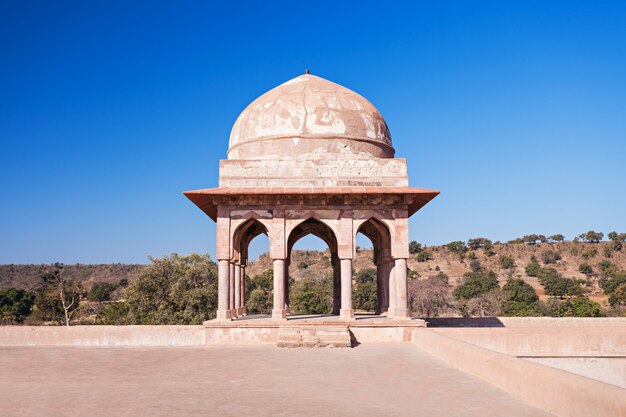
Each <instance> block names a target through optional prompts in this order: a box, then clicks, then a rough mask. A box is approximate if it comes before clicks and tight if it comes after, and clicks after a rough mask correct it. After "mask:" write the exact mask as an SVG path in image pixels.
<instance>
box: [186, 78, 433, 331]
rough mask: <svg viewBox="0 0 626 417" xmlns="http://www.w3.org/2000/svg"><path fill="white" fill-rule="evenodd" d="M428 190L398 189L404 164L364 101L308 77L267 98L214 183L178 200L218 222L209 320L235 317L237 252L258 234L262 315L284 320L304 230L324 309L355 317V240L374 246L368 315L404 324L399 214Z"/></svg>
mask: <svg viewBox="0 0 626 417" xmlns="http://www.w3.org/2000/svg"><path fill="white" fill-rule="evenodd" d="M438 193H439V192H438V191H431V190H425V189H421V188H414V187H410V186H409V183H408V173H407V164H406V160H405V159H403V158H395V150H394V148H393V145H392V143H391V135H390V133H389V129H388V128H387V124H386V123H385V120H384V119H383V117H382V115H381V114H380V113H379V112H378V110H376V108H375V107H374V106H373V105H372V104H371V103H370V102H369V101H367V100H366V99H365V98H364V97H362V96H360V95H359V94H357V93H355V92H354V91H351V90H349V89H347V88H345V87H342V86H340V85H338V84H335V83H333V82H331V81H328V80H325V79H323V78H320V77H317V76H314V75H310V74H309V73H308V71H307V73H306V74H304V75H301V76H299V77H296V78H294V79H292V80H289V81H287V82H285V83H283V84H281V85H279V86H278V87H276V88H274V89H272V90H270V91H268V92H267V93H265V94H263V95H262V96H260V97H259V98H257V99H256V100H255V101H253V102H252V103H251V104H250V105H249V106H248V107H247V108H246V109H245V110H244V111H243V112H242V113H241V114H240V115H239V117H238V118H237V121H236V122H235V125H234V126H233V129H232V132H231V135H230V143H229V148H228V157H227V159H225V160H222V161H220V168H219V187H218V188H209V189H202V190H194V191H187V192H185V193H184V194H185V195H186V196H187V197H188V198H189V199H190V200H191V201H192V202H193V203H194V204H196V205H197V206H198V207H199V208H200V209H201V210H202V211H203V212H204V213H206V214H207V215H208V216H209V217H210V218H211V219H212V220H213V221H215V222H216V223H217V228H216V229H217V233H216V235H217V236H216V258H217V261H218V281H219V284H218V286H219V298H218V310H217V320H218V321H226V320H232V319H235V318H237V317H240V316H242V315H245V314H246V306H245V301H244V300H245V294H244V292H245V286H244V277H245V269H246V265H247V262H248V246H249V244H250V242H251V240H252V239H254V238H255V237H256V236H258V235H259V234H261V233H263V234H265V235H267V236H268V238H269V243H270V251H269V255H270V257H271V259H272V263H273V274H274V278H273V279H274V282H273V287H274V293H273V309H272V318H273V319H276V320H285V319H286V318H287V315H288V313H289V276H288V271H289V262H290V256H291V250H292V248H293V245H294V244H295V243H296V242H297V241H298V240H299V239H301V238H302V237H304V236H306V235H309V234H312V235H314V236H317V237H319V238H320V239H322V240H323V241H324V242H325V243H326V244H327V245H328V247H329V249H330V253H331V264H332V267H333V284H334V285H333V288H334V291H333V295H334V296H333V313H334V314H338V315H339V316H340V319H341V320H352V319H354V310H353V308H352V285H353V282H352V272H353V271H352V259H353V258H354V256H355V251H356V245H355V237H356V234H357V233H359V232H361V233H362V234H363V235H365V236H367V237H368V238H369V239H370V240H371V241H372V244H373V248H374V263H375V265H376V268H377V294H378V302H377V313H379V314H383V315H387V316H389V317H392V318H394V319H405V318H409V310H408V306H407V301H408V300H407V258H408V256H409V248H408V245H409V217H410V216H411V215H413V214H414V213H415V212H417V211H418V210H419V209H420V208H422V207H423V206H424V205H425V204H427V203H428V202H429V201H430V200H432V199H433V198H434V197H435V196H437V194H438Z"/></svg>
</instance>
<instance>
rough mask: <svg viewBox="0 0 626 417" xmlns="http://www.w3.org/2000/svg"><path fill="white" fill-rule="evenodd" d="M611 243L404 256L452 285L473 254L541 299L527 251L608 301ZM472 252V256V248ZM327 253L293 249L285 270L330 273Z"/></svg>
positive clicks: (417, 271) (625, 264)
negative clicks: (604, 283) (503, 262)
mask: <svg viewBox="0 0 626 417" xmlns="http://www.w3.org/2000/svg"><path fill="white" fill-rule="evenodd" d="M610 244H611V242H599V243H582V242H561V243H538V244H534V245H527V244H513V243H503V244H497V243H496V244H494V245H493V249H492V254H491V256H488V254H486V253H485V250H483V249H477V250H474V251H468V252H467V253H466V254H465V256H464V257H463V258H461V257H460V256H459V255H458V254H456V253H453V252H451V251H450V250H449V249H448V248H447V247H446V246H430V247H426V248H423V251H427V252H428V253H429V254H430V259H428V260H426V261H424V262H418V260H417V258H418V255H417V254H412V255H411V256H410V258H409V260H408V266H409V269H410V270H411V271H413V273H414V275H413V276H415V277H416V278H418V279H419V278H427V277H429V276H433V275H436V274H437V272H438V269H439V270H441V271H442V272H444V273H445V274H447V275H448V276H449V277H450V284H452V286H456V285H457V284H458V282H459V280H460V279H461V278H462V277H463V274H465V273H466V272H469V271H470V261H471V257H472V256H475V258H476V260H478V261H479V262H480V264H481V265H482V266H483V267H484V268H485V269H490V270H493V271H494V272H496V273H497V274H498V279H499V281H500V283H501V284H504V283H505V282H506V280H507V278H508V277H509V276H513V277H520V278H523V279H524V280H525V281H526V282H528V283H529V284H530V285H532V286H533V287H534V288H535V289H536V291H537V293H538V294H539V296H540V298H542V299H545V298H546V296H545V295H544V292H543V287H542V286H541V285H540V284H539V281H538V280H537V278H535V277H531V276H528V275H527V274H526V273H525V270H524V269H525V266H526V265H527V264H528V263H529V262H530V258H531V256H535V257H536V258H537V260H538V261H539V264H540V265H541V266H542V267H544V266H545V267H551V268H554V269H556V270H557V271H558V272H560V273H561V274H563V275H564V276H565V277H572V278H577V279H581V280H585V290H586V292H587V294H588V296H589V297H590V298H591V299H593V300H594V301H597V302H600V303H602V304H606V296H605V295H604V294H603V293H602V290H601V289H600V287H599V286H598V280H599V278H600V276H601V274H599V272H600V271H599V268H598V263H599V262H601V261H602V260H608V261H610V262H611V263H613V264H615V265H616V266H618V267H619V268H620V269H626V248H624V249H623V250H621V251H613V252H612V253H611V254H610V258H607V256H606V254H605V248H607V247H608V246H609V245H610ZM472 252H473V254H474V255H472V254H471V253H472ZM546 252H555V253H558V254H559V256H560V258H561V259H559V260H556V261H555V262H554V263H549V264H546V263H545V262H544V261H543V259H544V254H545V253H546ZM329 255H330V254H329V252H328V250H326V251H323V252H322V251H314V250H305V251H302V250H294V251H293V252H292V258H291V265H290V268H289V274H290V276H291V277H293V278H294V279H295V280H299V279H301V278H303V277H306V276H309V275H319V274H330V273H331V265H330V258H329ZM500 257H510V258H512V259H513V262H514V264H515V266H514V267H513V268H511V269H504V268H502V267H500V264H499V262H500ZM372 258H373V252H372V250H371V249H360V250H358V251H357V254H356V259H355V260H354V264H353V265H354V270H355V271H359V270H361V269H364V268H373V267H374V264H373V262H372ZM581 264H588V265H590V266H591V268H592V272H591V273H589V274H587V275H585V274H583V273H581V272H579V266H580V265H581ZM271 267H272V264H271V259H270V258H269V257H268V256H267V254H263V255H261V256H260V257H259V258H258V259H257V260H255V261H253V262H251V263H250V265H249V266H248V268H247V269H246V274H247V275H249V276H250V277H254V276H256V275H258V274H260V273H262V272H263V271H265V270H267V269H270V268H271Z"/></svg>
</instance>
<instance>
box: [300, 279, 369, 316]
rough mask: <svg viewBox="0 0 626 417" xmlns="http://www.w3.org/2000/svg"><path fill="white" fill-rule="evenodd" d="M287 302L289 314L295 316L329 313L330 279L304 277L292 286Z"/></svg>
mask: <svg viewBox="0 0 626 417" xmlns="http://www.w3.org/2000/svg"><path fill="white" fill-rule="evenodd" d="M289 300H290V306H289V307H290V309H291V312H292V313H295V314H328V313H331V312H332V309H333V280H332V278H331V277H313V276H307V277H304V278H302V279H301V280H299V281H296V282H295V283H294V285H293V286H292V288H291V291H290V294H289ZM355 308H356V307H355Z"/></svg>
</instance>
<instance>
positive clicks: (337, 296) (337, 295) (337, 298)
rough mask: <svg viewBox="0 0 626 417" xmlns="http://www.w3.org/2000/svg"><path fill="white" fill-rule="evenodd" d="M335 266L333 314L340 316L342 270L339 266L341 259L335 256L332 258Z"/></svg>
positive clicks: (332, 263)
mask: <svg viewBox="0 0 626 417" xmlns="http://www.w3.org/2000/svg"><path fill="white" fill-rule="evenodd" d="M331 265H332V266H333V314H339V309H340V308H341V268H340V266H339V258H338V257H336V256H333V257H332V258H331Z"/></svg>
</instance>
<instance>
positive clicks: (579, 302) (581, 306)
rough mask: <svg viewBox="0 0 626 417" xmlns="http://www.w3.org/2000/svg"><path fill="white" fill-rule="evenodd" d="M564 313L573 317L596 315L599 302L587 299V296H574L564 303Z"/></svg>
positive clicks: (598, 312)
mask: <svg viewBox="0 0 626 417" xmlns="http://www.w3.org/2000/svg"><path fill="white" fill-rule="evenodd" d="M565 307H566V310H565V315H567V316H573V317H598V316H599V315H600V304H598V303H596V302H594V301H591V300H589V298H587V297H576V298H572V299H571V300H567V302H566V303H565Z"/></svg>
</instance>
